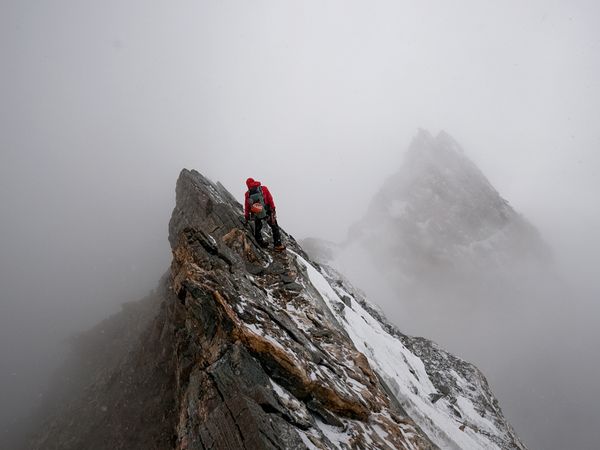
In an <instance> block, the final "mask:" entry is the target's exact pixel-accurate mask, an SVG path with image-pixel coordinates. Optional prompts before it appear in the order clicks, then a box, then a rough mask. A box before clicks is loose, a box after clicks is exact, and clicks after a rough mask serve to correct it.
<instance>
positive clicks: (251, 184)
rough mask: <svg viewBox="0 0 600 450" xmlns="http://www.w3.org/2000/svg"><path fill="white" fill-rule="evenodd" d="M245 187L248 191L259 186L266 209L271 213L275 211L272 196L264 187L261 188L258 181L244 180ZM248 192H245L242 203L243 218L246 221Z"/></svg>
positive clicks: (248, 200) (248, 205) (248, 201)
mask: <svg viewBox="0 0 600 450" xmlns="http://www.w3.org/2000/svg"><path fill="white" fill-rule="evenodd" d="M246 186H248V191H249V190H250V189H252V188H253V187H258V186H260V188H261V190H262V194H263V197H264V199H265V204H266V206H267V208H268V209H270V210H271V211H275V202H274V201H273V196H272V195H271V193H270V192H269V189H268V188H267V187H266V186H261V184H260V181H256V180H255V179H254V178H248V179H247V180H246ZM248 191H246V198H245V201H244V217H245V218H246V220H247V219H249V218H250V193H249V192H248Z"/></svg>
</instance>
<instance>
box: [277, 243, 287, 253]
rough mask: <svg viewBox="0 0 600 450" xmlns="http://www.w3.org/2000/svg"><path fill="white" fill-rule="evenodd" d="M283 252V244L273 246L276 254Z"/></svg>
mask: <svg viewBox="0 0 600 450" xmlns="http://www.w3.org/2000/svg"><path fill="white" fill-rule="evenodd" d="M284 250H285V245H283V244H277V245H276V246H275V251H276V252H282V251H284Z"/></svg>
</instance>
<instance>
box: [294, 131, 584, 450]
mask: <svg viewBox="0 0 600 450" xmlns="http://www.w3.org/2000/svg"><path fill="white" fill-rule="evenodd" d="M305 244H306V245H305V247H306V248H307V250H308V251H309V253H312V254H313V255H314V256H315V257H316V258H318V259H320V260H321V261H323V262H324V263H327V264H331V265H333V266H334V267H337V268H339V269H340V270H341V271H342V272H343V273H345V274H346V275H347V276H349V277H350V279H351V280H353V281H355V282H356V283H358V285H359V286H360V287H362V288H363V289H364V290H365V291H366V293H367V296H368V297H369V298H374V299H377V301H378V302H379V304H380V305H381V306H382V307H383V309H384V310H385V312H386V313H387V314H388V316H389V317H390V318H391V319H392V320H393V321H394V322H395V323H396V324H398V325H399V326H400V328H401V329H403V330H406V331H407V332H408V333H412V334H416V335H424V336H430V337H432V338H433V339H435V340H437V341H438V342H439V343H441V344H442V345H443V346H448V348H450V349H451V350H452V351H455V352H457V353H458V354H460V355H462V356H464V357H466V358H467V359H468V360H471V361H477V362H478V363H479V364H481V368H482V369H483V370H484V372H485V373H487V374H489V376H490V378H491V380H492V383H493V385H494V386H496V387H497V389H498V390H499V392H501V393H502V397H501V399H502V401H503V403H504V404H505V405H506V407H507V410H508V412H509V414H511V415H512V416H513V417H517V418H518V420H517V423H518V424H519V425H517V429H518V430H519V431H521V432H522V433H523V435H524V436H525V439H528V441H529V442H531V443H532V444H533V445H534V446H535V447H541V448H546V447H547V446H549V445H555V444H553V443H556V442H562V445H564V446H568V445H572V437H568V438H567V437H565V434H564V428H569V427H572V426H573V425H571V424H572V423H581V422H585V421H586V420H587V416H586V415H585V413H583V411H577V405H581V404H583V403H585V402H586V401H588V399H589V397H590V395H591V392H593V391H594V390H595V386H594V385H595V381H594V378H593V376H595V374H596V362H595V361H594V360H593V359H590V358H589V356H588V355H589V353H590V352H593V351H594V350H593V345H594V344H593V342H592V341H586V340H585V339H583V340H579V337H580V335H579V333H580V330H579V328H578V327H579V323H578V322H577V321H573V317H572V311H573V302H572V299H573V298H575V299H577V301H582V300H583V299H584V298H585V294H584V290H582V289H580V287H578V286H575V285H569V282H568V281H567V279H566V278H565V274H564V273H562V272H561V270H560V268H559V267H558V266H557V265H556V264H555V261H554V257H553V254H552V251H551V248H550V247H549V246H548V244H547V243H545V242H544V241H543V239H542V238H541V237H540V234H539V232H538V230H537V229H536V228H535V226H534V225H532V224H531V223H530V222H529V221H528V220H527V219H526V218H525V217H523V216H522V215H521V214H519V213H518V212H517V211H515V210H514V209H513V208H512V207H511V206H510V204H509V202H508V201H507V200H505V199H504V198H502V196H501V195H500V194H499V193H498V192H497V191H496V189H495V188H494V187H493V186H492V185H491V183H490V182H489V180H488V179H487V178H486V177H485V175H484V174H483V173H482V172H481V170H479V168H478V167H477V166H476V165H475V164H474V163H473V162H472V161H471V160H470V159H469V158H468V156H467V155H466V154H465V152H464V151H463V149H462V148H461V147H460V146H459V144H458V143H457V142H456V141H455V140H454V139H453V138H452V137H451V136H450V135H449V134H447V133H445V132H440V133H439V134H438V135H437V136H435V137H434V136H432V135H431V134H430V133H429V132H427V131H425V130H421V131H420V132H419V133H418V134H417V136H416V137H415V138H414V139H413V140H412V143H411V145H410V146H409V148H408V150H407V152H406V154H405V160H404V162H403V164H402V165H401V166H400V168H399V170H398V171H397V172H396V173H394V174H393V175H391V176H390V177H389V178H387V179H386V180H385V181H384V182H383V186H382V187H381V189H380V190H379V191H378V192H377V193H376V194H375V196H374V198H373V200H372V201H371V202H370V204H369V205H368V207H367V208H365V212H364V216H363V217H362V218H360V219H358V220H357V222H356V223H355V224H354V225H352V226H351V227H350V230H349V233H348V236H347V237H346V238H345V239H343V240H342V241H341V242H339V243H332V242H327V241H323V240H319V239H311V240H308V241H307V242H306V243H305ZM499 355H503V356H502V357H501V358H498V356H499ZM541 367H543V368H544V369H543V370H540V368H541ZM574 370H577V371H580V372H582V373H584V374H586V375H584V376H583V377H582V378H583V381H582V380H581V379H578V380H577V384H578V387H577V389H581V390H571V388H572V387H573V385H572V383H573V382H575V379H577V378H578V377H577V376H576V375H573V371H574ZM587 374H589V375H587ZM570 378H571V379H570ZM582 383H583V384H582ZM584 386H585V387H584ZM566 392H570V394H569V395H567V396H566V399H565V398H563V395H564V393H566ZM557 404H561V405H562V406H561V409H560V410H554V408H555V406H556V405H557ZM569 407H571V408H574V409H575V410H574V411H570V412H569V416H570V419H569V421H567V420H565V421H564V423H563V428H561V429H557V428H556V427H555V424H556V423H558V422H563V420H562V414H563V412H564V410H568V409H569ZM532 410H534V411H538V412H539V411H551V412H548V413H545V414H543V415H542V414H536V415H535V416H533V417H532V416H530V414H531V413H530V412H531V411H532ZM552 411H560V412H558V413H554V417H552V415H553V413H552ZM528 415H529V417H527V416H528ZM550 417H552V419H550ZM571 421H572V422H571ZM522 423H527V428H520V424H522ZM567 436H571V434H570V433H567ZM591 442H592V441H591V440H590V441H589V442H588V443H585V444H584V443H580V444H578V445H591Z"/></svg>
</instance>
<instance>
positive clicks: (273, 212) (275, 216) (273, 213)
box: [271, 209, 277, 223]
mask: <svg viewBox="0 0 600 450" xmlns="http://www.w3.org/2000/svg"><path fill="white" fill-rule="evenodd" d="M276 221H277V215H276V214H275V210H274V209H273V210H271V223H275V222H276Z"/></svg>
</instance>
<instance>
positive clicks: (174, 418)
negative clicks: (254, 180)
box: [32, 170, 524, 450]
mask: <svg viewBox="0 0 600 450" xmlns="http://www.w3.org/2000/svg"><path fill="white" fill-rule="evenodd" d="M176 192H177V201H176V207H175V210H174V211H173V215H172V218H171V222H170V224H169V241H170V243H171V247H172V250H173V261H172V265H171V269H170V272H169V275H168V277H166V278H165V280H164V281H163V283H162V285H161V288H160V289H159V291H158V293H157V295H158V296H160V300H161V301H160V305H158V302H154V303H152V305H153V307H154V312H155V317H154V319H153V320H151V321H150V322H149V323H147V324H146V326H145V327H144V329H143V331H140V332H132V333H129V334H127V336H126V337H123V338H122V339H121V340H118V339H115V336H122V335H123V333H121V332H120V331H118V330H112V331H111V332H110V333H104V334H102V336H103V339H100V341H99V342H95V343H94V347H95V348H100V349H103V351H104V352H106V350H108V349H110V348H112V346H113V345H115V344H116V345H119V346H122V347H120V350H119V354H118V355H115V357H114V358H104V357H101V358H98V360H97V361H96V360H94V361H95V362H94V364H92V366H93V367H94V370H93V371H89V370H88V371H87V372H84V373H83V380H81V381H79V382H78V383H77V384H78V386H80V387H78V388H77V389H75V392H70V393H69V395H64V396H62V397H61V404H62V406H61V407H60V408H58V410H55V411H53V414H52V415H51V416H50V418H49V420H48V421H47V423H46V426H45V428H44V429H43V431H42V432H41V433H38V435H37V436H36V438H35V440H34V445H32V448H35V449H42V448H43V449H53V448H56V449H58V448H60V449H76V448H77V449H80V448H86V449H106V448H111V449H125V448H127V449H134V448H140V449H141V448H143V449H168V448H175V449H182V450H183V449H198V450H200V449H202V450H204V449H236V450H237V449H315V448H316V449H330V448H342V449H403V448H406V449H435V448H513V447H516V448H524V447H523V446H522V444H520V443H519V441H518V439H517V438H516V437H515V436H514V433H513V432H512V430H511V429H510V426H509V425H508V424H507V423H506V421H505V420H504V419H503V417H502V413H501V411H500V409H499V408H498V407H497V403H496V402H495V400H494V398H493V396H492V394H491V392H489V388H488V387H487V384H486V383H485V379H484V378H483V376H482V375H481V374H480V373H479V372H478V371H477V370H476V369H475V368H473V367H472V366H470V365H468V364H466V363H464V362H462V361H460V360H458V359H456V358H453V357H451V356H450V355H448V354H447V353H445V352H443V351H442V350H439V349H437V348H436V347H435V346H434V345H433V344H431V343H428V342H427V341H424V340H423V341H420V340H412V338H409V337H407V336H404V335H402V334H401V333H400V332H399V331H398V330H396V329H394V328H393V327H391V325H389V324H387V322H385V320H384V318H383V317H382V316H380V314H379V313H378V312H377V311H376V310H375V309H374V308H373V307H372V306H371V305H370V304H368V302H367V301H366V300H365V299H364V298H363V297H362V296H361V295H360V294H359V293H358V292H356V291H355V290H354V289H353V288H352V287H351V286H350V285H349V284H348V283H347V282H346V281H345V280H343V279H342V278H341V276H340V275H339V274H337V273H335V272H334V271H333V270H332V269H329V268H327V267H320V266H319V265H317V264H315V263H312V262H311V261H310V259H309V258H308V256H307V255H306V254H305V253H304V252H303V250H302V249H301V248H300V247H299V246H298V245H297V244H296V242H295V240H294V239H293V238H292V237H291V236H288V235H285V234H284V236H285V238H286V243H287V246H288V248H287V251H286V252H283V253H281V254H280V253H273V252H271V251H265V250H263V249H261V248H260V247H259V246H258V245H257V243H256V242H255V241H254V238H253V237H252V234H251V233H249V231H248V230H247V229H245V228H244V226H243V222H242V220H241V218H242V216H241V205H239V203H238V202H237V201H236V200H235V199H234V198H233V197H232V196H231V195H230V194H229V193H228V192H227V191H226V190H225V189H224V187H223V186H221V185H220V184H213V183H212V182H211V181H209V180H207V179H206V178H204V177H203V176H202V175H200V174H199V173H198V172H195V171H188V170H184V171H182V173H181V175H180V178H179V180H178V182H177V190H176ZM123 314H127V311H125V312H123V313H121V315H118V316H117V317H116V318H112V319H109V320H108V321H107V322H106V323H105V324H104V328H103V329H106V328H108V326H107V324H110V323H116V322H125V323H123V326H125V327H127V321H124V320H123ZM115 328H119V327H115ZM94 336H96V334H95V333H94ZM87 340H91V336H88V337H87V338H86V337H85V336H84V337H83V338H82V341H87ZM88 352H91V351H90V349H88ZM98 353H99V354H102V352H96V354H98ZM82 356H83V355H82V354H81V353H80V354H79V356H74V358H73V360H72V362H71V366H74V367H78V366H79V365H83V366H85V365H86V363H85V359H84V361H82V360H81V358H82ZM71 373H73V371H71ZM80 379H81V377H80Z"/></svg>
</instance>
